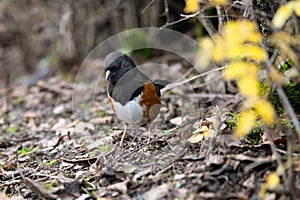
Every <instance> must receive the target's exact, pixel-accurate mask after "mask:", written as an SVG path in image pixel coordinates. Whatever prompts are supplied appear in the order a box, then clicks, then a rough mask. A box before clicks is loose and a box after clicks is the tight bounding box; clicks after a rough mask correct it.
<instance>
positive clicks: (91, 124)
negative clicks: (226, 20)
mask: <svg viewBox="0 0 300 200" xmlns="http://www.w3.org/2000/svg"><path fill="white" fill-rule="evenodd" d="M81 86H82V88H85V87H88V86H85V85H84V84H82V85H81ZM73 89H74V85H73V83H71V82H69V81H66V78H63V77H61V76H54V77H51V78H48V79H46V80H40V81H37V82H36V83H34V84H32V85H31V86H25V85H24V84H22V83H19V82H14V83H11V85H10V89H9V90H8V91H7V93H6V94H3V95H2V97H1V98H2V99H1V102H2V104H1V106H2V111H3V110H4V111H5V112H6V113H2V116H1V117H0V131H1V135H0V150H1V153H0V169H1V173H0V188H1V190H0V199H13V200H16V199H146V200H155V199H157V200H158V199H189V200H192V199H258V198H259V195H260V193H264V190H263V189H262V188H263V186H264V184H265V182H266V178H267V176H268V174H270V173H271V172H275V171H276V170H277V171H278V166H279V164H278V163H279V162H283V163H286V161H287V160H288V154H287V145H286V140H284V139H277V140H276V141H275V146H272V145H270V143H269V142H267V141H266V142H262V141H259V142H258V143H257V144H253V143H252V142H250V141H248V140H247V139H246V138H243V139H239V140H237V139H233V137H232V132H233V131H232V130H231V128H230V123H228V122H229V121H232V120H233V114H231V113H234V112H236V111H237V108H236V107H237V105H238V103H239V102H240V100H239V95H228V96H226V103H225V104H224V106H223V107H219V106H213V105H212V104H211V98H209V97H207V96H206V97H205V95H203V97H201V95H200V96H193V95H191V96H188V95H185V93H184V92H183V93H182V95H180V98H179V97H178V96H177V97H176V95H175V96H174V95H172V94H168V93H166V94H165V95H163V97H162V108H161V114H160V115H159V116H158V117H157V119H156V120H155V121H154V122H153V124H152V127H151V140H150V142H149V143H147V141H148V131H149V130H148V128H147V127H133V126H128V128H127V131H126V135H125V139H124V146H123V148H121V147H120V146H119V141H120V139H121V135H122V133H123V130H124V124H123V123H122V122H120V121H118V120H117V119H116V118H115V117H114V116H113V113H112V111H111V109H110V107H109V104H108V101H107V98H106V92H105V88H104V87H102V88H101V87H100V89H99V91H97V93H96V95H95V101H93V106H88V107H86V106H84V105H78V106H75V107H73V105H72V102H73V101H72V94H73ZM179 93H180V91H179ZM82 98H84V96H82ZM91 98H92V97H91ZM273 147H275V148H274V149H272V148H273ZM294 152H295V153H294V154H293V155H292V156H293V164H292V167H291V169H292V172H290V173H292V174H293V176H292V177H293V179H292V180H290V179H291V178H290V177H291V176H288V177H285V176H284V175H282V174H280V172H278V173H279V174H280V177H281V179H280V183H279V185H277V187H276V188H273V189H270V188H269V189H267V190H266V191H265V194H264V195H265V198H266V199H287V198H290V197H291V196H290V191H291V190H292V189H291V188H293V189H294V191H295V192H297V191H299V189H300V159H299V155H300V154H298V153H296V152H297V151H296V150H295V151H294ZM286 165H291V164H286ZM288 168H289V166H286V169H288ZM286 169H283V170H286Z"/></svg>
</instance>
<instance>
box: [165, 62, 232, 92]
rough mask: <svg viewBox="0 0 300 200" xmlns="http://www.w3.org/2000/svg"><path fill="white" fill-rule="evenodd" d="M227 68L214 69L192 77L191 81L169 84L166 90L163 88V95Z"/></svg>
mask: <svg viewBox="0 0 300 200" xmlns="http://www.w3.org/2000/svg"><path fill="white" fill-rule="evenodd" d="M226 67H227V66H224V67H219V68H216V69H212V70H210V71H207V72H204V73H202V74H199V75H196V76H193V77H191V78H189V79H185V80H183V81H180V82H175V83H173V84H169V85H167V86H166V87H165V88H163V89H162V90H161V93H164V92H166V91H167V90H170V89H172V88H174V87H177V86H180V85H183V84H185V83H188V82H191V81H193V80H196V79H197V78H200V77H203V76H206V75H208V74H210V73H213V72H216V71H220V70H222V69H225V68H226Z"/></svg>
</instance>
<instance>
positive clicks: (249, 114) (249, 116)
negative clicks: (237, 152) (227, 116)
mask: <svg viewBox="0 0 300 200" xmlns="http://www.w3.org/2000/svg"><path fill="white" fill-rule="evenodd" d="M256 118H257V115H256V113H255V112H253V111H252V110H246V111H244V112H242V113H241V114H240V116H239V118H238V121H237V125H236V129H235V133H234V135H235V137H243V136H245V135H246V134H247V133H249V132H250V131H251V129H252V128H253V127H254V125H255V120H256Z"/></svg>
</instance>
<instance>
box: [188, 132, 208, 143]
mask: <svg viewBox="0 0 300 200" xmlns="http://www.w3.org/2000/svg"><path fill="white" fill-rule="evenodd" d="M203 138H204V136H203V134H200V133H199V134H197V135H192V136H191V137H190V138H189V139H188V141H189V142H190V143H192V144H194V143H199V142H201V141H202V140H203Z"/></svg>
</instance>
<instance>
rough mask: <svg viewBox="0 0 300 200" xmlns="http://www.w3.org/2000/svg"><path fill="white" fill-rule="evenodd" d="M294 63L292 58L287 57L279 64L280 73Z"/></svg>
mask: <svg viewBox="0 0 300 200" xmlns="http://www.w3.org/2000/svg"><path fill="white" fill-rule="evenodd" d="M294 65H295V63H294V61H293V60H292V59H287V60H286V61H285V62H283V63H282V64H281V65H280V71H281V72H282V73H284V72H286V71H287V70H289V69H290V68H291V67H292V66H294Z"/></svg>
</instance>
